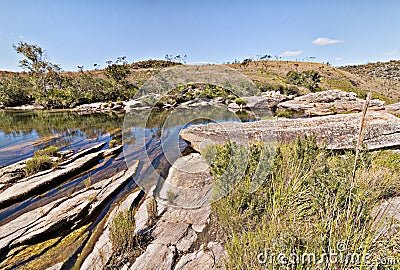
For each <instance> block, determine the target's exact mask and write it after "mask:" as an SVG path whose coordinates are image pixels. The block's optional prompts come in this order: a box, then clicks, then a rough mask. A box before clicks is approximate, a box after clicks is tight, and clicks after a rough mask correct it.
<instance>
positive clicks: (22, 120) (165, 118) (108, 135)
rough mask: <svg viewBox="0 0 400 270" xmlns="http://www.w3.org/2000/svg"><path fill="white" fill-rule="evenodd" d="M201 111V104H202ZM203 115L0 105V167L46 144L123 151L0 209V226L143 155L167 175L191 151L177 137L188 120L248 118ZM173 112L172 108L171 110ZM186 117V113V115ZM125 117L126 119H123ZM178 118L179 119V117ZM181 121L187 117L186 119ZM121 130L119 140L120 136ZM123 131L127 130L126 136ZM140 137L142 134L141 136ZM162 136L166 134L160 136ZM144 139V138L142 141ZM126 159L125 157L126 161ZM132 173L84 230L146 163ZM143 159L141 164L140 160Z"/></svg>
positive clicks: (217, 112) (143, 173)
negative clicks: (174, 148)
mask: <svg viewBox="0 0 400 270" xmlns="http://www.w3.org/2000/svg"><path fill="white" fill-rule="evenodd" d="M202 111H203V112H204V109H202ZM206 111H207V113H206V116H202V117H200V118H199V117H196V114H197V113H196V110H193V109H187V110H181V111H179V113H178V114H175V116H174V117H170V116H171V112H172V111H156V112H152V113H151V114H150V116H149V117H148V118H146V123H144V124H143V122H141V121H138V119H141V116H142V115H143V112H141V111H138V112H137V117H136V116H134V117H132V116H131V117H129V118H128V119H125V115H124V114H102V113H99V114H88V115H80V114H78V113H76V112H72V111H62V110H58V111H57V110H54V111H8V110H5V111H0V119H1V120H0V168H1V167H4V166H7V165H10V164H13V163H15V162H17V161H20V160H23V159H26V158H29V157H31V156H33V153H34V152H35V151H36V150H39V149H43V148H45V147H47V146H49V145H56V146H58V147H59V150H60V151H66V150H73V151H75V152H76V151H79V150H82V149H86V148H89V147H90V146H94V145H95V144H98V143H100V142H106V143H107V145H106V146H105V148H109V142H110V141H112V140H113V141H115V142H116V143H117V144H124V151H123V152H122V153H120V154H118V155H117V156H114V157H112V158H107V159H104V160H101V161H100V162H99V164H97V165H96V166H94V167H93V168H91V169H89V170H88V171H86V172H84V173H81V174H79V175H77V176H76V177H73V178H71V179H66V181H64V182H63V183H61V184H60V185H59V186H57V187H56V188H53V189H51V190H49V191H47V192H45V193H44V194H37V196H34V197H31V198H29V199H27V200H25V201H23V202H20V203H16V204H14V205H12V206H9V207H7V208H4V209H0V226H1V225H3V224H5V223H7V222H9V221H11V220H13V219H14V218H15V217H17V216H19V215H21V214H23V213H25V212H27V211H30V210H32V209H35V208H37V207H39V206H42V205H45V204H47V203H49V202H51V201H53V200H56V199H59V198H61V197H63V196H68V194H71V193H72V192H74V191H76V190H79V189H81V188H83V187H84V184H85V182H84V181H85V180H86V179H88V178H90V181H91V183H94V182H96V181H99V180H102V179H105V178H108V177H111V176H112V175H114V174H115V173H116V172H118V171H120V170H122V169H125V168H126V167H127V162H128V164H129V161H130V160H139V161H142V160H143V159H144V156H146V157H148V159H149V161H150V163H151V167H152V168H151V171H156V172H157V173H158V174H159V175H160V176H161V177H166V175H167V173H168V170H169V168H170V166H171V164H172V163H173V162H174V161H175V160H176V159H177V158H179V156H181V155H182V154H186V153H188V152H190V151H192V150H191V149H190V148H188V145H187V144H186V142H184V141H183V140H182V139H180V138H179V131H180V130H181V129H182V128H183V127H185V126H188V125H192V124H199V123H208V122H212V121H214V122H215V121H251V120H253V119H254V117H253V116H252V115H251V114H247V113H239V114H235V113H232V112H229V111H228V110H225V109H221V108H217V109H215V108H214V109H209V110H208V109H207V110H206ZM175 112H176V111H175ZM187 119H189V120H188V121H187ZM124 121H125V124H124ZM182 121H183V122H182ZM185 122H186V123H185ZM123 132H127V133H124V134H125V135H124V140H123V135H122V134H123ZM126 134H129V136H127V135H126ZM163 137H167V141H168V140H171V139H173V140H172V141H177V142H178V149H179V150H178V153H174V154H172V155H171V154H168V157H166V155H165V149H163V143H161V141H162V139H163ZM143 139H144V140H143ZM164 139H165V138H164ZM143 142H145V143H144V144H143ZM126 161H127V162H126ZM140 164H141V165H140V167H139V170H138V172H137V174H136V176H135V179H132V180H131V181H130V182H129V183H128V184H127V185H126V186H125V187H124V188H123V189H122V190H121V192H119V193H118V194H117V195H115V196H114V197H113V198H112V199H111V200H110V201H109V202H108V203H107V206H106V207H104V209H103V211H102V212H101V213H99V214H98V215H97V216H96V217H95V218H94V220H92V221H91V222H92V223H91V225H90V226H89V227H88V228H87V229H86V231H87V232H88V233H89V235H90V233H91V232H92V230H93V229H94V228H96V226H97V224H99V222H101V220H102V219H103V218H104V217H105V216H106V215H107V213H108V212H109V211H110V209H111V208H112V206H113V204H114V203H116V202H118V201H119V200H121V199H122V198H123V197H124V196H126V195H127V194H129V193H130V192H131V191H133V190H134V189H135V188H137V184H136V183H139V182H140V181H141V180H143V179H144V178H146V177H148V174H149V173H148V171H149V170H150V168H149V165H148V164H147V165H146V163H145V162H144V163H142V162H141V163H140ZM143 164H144V165H143ZM84 245H85V243H83V244H82V245H81V246H80V247H79V248H78V249H77V250H76V251H75V255H74V256H73V257H72V258H70V259H69V263H68V265H70V266H72V265H73V264H74V261H75V260H76V258H77V255H78V253H79V252H80V251H81V250H82V247H83V246H84Z"/></svg>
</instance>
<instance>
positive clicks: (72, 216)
mask: <svg viewBox="0 0 400 270" xmlns="http://www.w3.org/2000/svg"><path fill="white" fill-rule="evenodd" d="M137 167H138V162H137V163H136V166H133V167H131V168H130V169H129V170H125V171H121V172H119V173H118V174H116V175H115V176H113V177H111V178H109V179H105V180H102V181H100V182H97V183H95V184H93V185H91V186H90V187H88V188H85V189H83V190H79V191H77V192H75V193H73V194H71V196H69V197H65V198H61V199H58V200H56V201H53V202H50V203H49V204H47V205H44V206H41V207H38V208H36V209H34V210H31V211H29V212H26V213H24V214H22V215H20V216H18V217H17V218H15V219H14V220H12V221H10V222H8V223H5V224H4V225H2V226H0V256H1V255H2V254H4V253H6V252H7V251H8V250H10V249H12V248H14V247H17V246H20V245H23V244H25V243H27V242H29V243H31V242H33V241H35V239H40V238H41V237H45V236H49V235H51V234H52V233H55V232H58V231H59V230H61V229H63V230H71V231H72V230H73V229H74V228H76V227H77V226H78V225H79V224H81V223H83V222H85V221H86V220H88V219H89V218H90V217H91V216H93V214H94V213H95V212H96V211H98V210H99V208H100V207H101V206H102V204H103V203H104V202H105V201H106V200H107V199H108V198H110V197H111V196H112V195H113V194H115V192H117V191H118V190H119V189H120V188H122V187H123V186H124V185H125V184H126V183H128V182H129V181H130V180H131V178H132V176H133V175H134V174H135V172H136V169H137Z"/></svg>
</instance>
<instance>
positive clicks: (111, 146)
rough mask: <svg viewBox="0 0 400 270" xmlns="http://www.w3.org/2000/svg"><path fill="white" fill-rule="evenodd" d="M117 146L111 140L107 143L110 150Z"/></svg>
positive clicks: (115, 142)
mask: <svg viewBox="0 0 400 270" xmlns="http://www.w3.org/2000/svg"><path fill="white" fill-rule="evenodd" d="M116 145H117V140H114V139H113V140H111V141H110V142H109V143H108V146H109V147H110V148H113V147H115V146H116Z"/></svg>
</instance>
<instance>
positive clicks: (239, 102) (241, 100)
mask: <svg viewBox="0 0 400 270" xmlns="http://www.w3.org/2000/svg"><path fill="white" fill-rule="evenodd" d="M235 103H236V104H237V105H239V106H245V105H246V101H244V100H243V99H241V98H237V99H235Z"/></svg>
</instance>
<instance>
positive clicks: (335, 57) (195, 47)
mask: <svg viewBox="0 0 400 270" xmlns="http://www.w3.org/2000/svg"><path fill="white" fill-rule="evenodd" d="M0 14H1V15H0V70H20V68H19V67H18V61H19V60H20V59H21V58H20V57H19V56H18V55H17V54H16V53H15V52H14V51H13V49H12V44H13V43H14V44H16V43H18V41H19V40H23V41H27V42H28V43H34V44H38V45H40V46H41V47H42V48H44V49H45V50H46V52H47V54H48V56H49V59H50V60H51V61H52V62H54V63H58V64H60V65H61V67H62V68H63V69H64V70H77V66H78V65H83V66H84V68H85V69H92V67H93V64H94V63H97V64H100V65H101V67H104V66H105V65H106V64H105V62H106V61H107V60H114V59H116V57H118V56H127V59H128V60H129V61H130V62H132V61H138V60H145V59H149V58H152V59H163V58H164V56H165V54H173V55H177V54H182V55H184V54H186V55H187V61H188V62H192V63H194V62H213V63H223V62H228V61H233V60H235V59H237V60H242V59H244V58H248V57H254V58H256V56H257V55H264V54H270V55H273V56H275V55H280V56H281V57H282V59H287V60H295V59H304V58H306V57H310V56H313V57H316V61H319V62H327V61H329V62H330V63H331V64H332V65H335V66H337V65H345V64H358V63H366V62H375V61H387V60H390V59H399V58H400V16H399V14H400V1H396V0H392V1H385V0H381V1H369V0H364V1H358V0H347V1H334V0H330V1H324V0H320V1H300V0H298V1H289V0H286V1H285V0H281V1H261V0H260V1H256V0H253V1H252V0H248V1H235V0H231V1H225V0H222V1H218V0H213V1H212V0H202V1H191V0H186V1H177V0H175V1H174V0H169V1H161V0H148V1H144V0H143V1H134V0H132V1H117V0H116V1H102V0H96V1H88V0H87V1H82V0H80V1H74V0H65V1H61V0H47V1H45V0H35V1H33V0H32V1H28V0H26V1H22V0H20V1H11V0H8V1H5V0H0ZM313 42H314V43H313Z"/></svg>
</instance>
